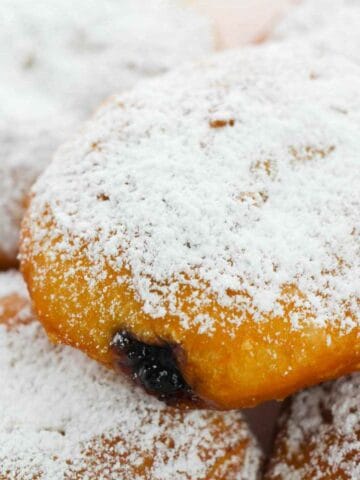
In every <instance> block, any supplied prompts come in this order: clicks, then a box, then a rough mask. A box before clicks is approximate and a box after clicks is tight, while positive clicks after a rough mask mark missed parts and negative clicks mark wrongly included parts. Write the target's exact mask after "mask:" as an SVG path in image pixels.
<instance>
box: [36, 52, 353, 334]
mask: <svg viewBox="0 0 360 480" xmlns="http://www.w3.org/2000/svg"><path fill="white" fill-rule="evenodd" d="M359 87H360V70H359V69H358V67H357V66H356V65H354V64H352V63H351V62H348V61H347V60H345V59H342V58H340V57H338V56H335V55H322V54H320V53H319V52H318V51H314V50H312V49H308V50H306V49H305V51H304V47H303V45H300V46H299V47H296V46H295V45H293V46H292V47H291V48H290V47H289V48H288V49H283V48H281V46H277V45H272V46H267V47H261V48H260V47H258V48H257V49H249V50H247V51H244V52H242V53H240V52H229V53H227V54H225V55H224V54H223V55H222V56H219V57H215V58H214V59H212V60H209V61H208V62H203V63H200V64H198V65H195V66H189V67H186V68H184V69H182V70H179V71H177V72H174V73H172V74H169V75H168V76H166V77H163V79H160V80H156V81H152V82H149V83H147V84H144V85H143V86H141V87H139V88H138V89H136V90H135V91H133V92H131V93H128V94H126V95H123V96H118V97H114V98H113V99H112V100H111V101H109V102H108V103H107V104H106V105H105V106H104V107H103V108H102V109H101V110H100V111H99V112H98V114H97V115H96V116H95V118H94V119H93V120H92V121H91V122H89V123H88V124H87V125H86V126H85V128H84V129H83V131H82V133H81V134H80V135H79V136H77V137H76V138H75V139H74V141H72V142H70V143H68V144H67V145H65V146H64V147H63V148H61V149H60V151H59V152H58V154H57V156H56V158H55V160H54V162H53V163H52V165H51V166H50V168H49V169H48V170H47V172H46V173H45V174H44V176H42V178H41V179H40V180H39V182H38V183H37V185H36V186H35V188H34V194H35V198H34V200H33V202H32V206H31V210H30V221H32V223H31V228H32V232H31V233H32V236H33V239H34V240H35V244H36V241H40V240H41V241H43V240H44V238H45V239H46V238H48V241H50V242H51V241H52V240H51V238H55V237H57V236H58V235H59V234H60V235H61V236H62V237H63V241H62V242H60V243H57V245H56V247H53V245H52V246H51V249H53V248H55V251H57V253H59V254H60V253H61V254H62V255H64V257H63V258H72V256H73V255H75V254H76V250H77V248H78V246H79V245H83V244H84V245H85V246H86V247H85V250H84V251H85V252H86V255H87V256H88V257H89V258H90V260H91V263H92V264H93V269H92V271H90V272H88V283H89V288H96V281H97V278H98V275H100V274H101V275H102V274H103V263H104V262H108V263H109V264H110V265H111V266H112V267H113V268H114V269H115V271H120V268H121V267H122V266H124V265H125V266H127V267H128V268H129V269H130V271H131V274H132V282H133V287H134V289H135V292H136V295H137V296H138V298H139V299H140V300H141V302H142V304H143V309H144V311H145V312H147V313H149V314H151V315H152V316H153V317H161V316H163V315H165V314H167V313H171V314H175V315H178V316H179V317H180V318H181V319H182V321H183V325H184V326H185V327H186V326H187V325H189V322H191V321H192V318H196V320H195V321H196V322H197V323H198V324H199V327H200V328H201V329H202V331H204V330H207V333H208V334H211V331H212V328H213V322H214V321H215V322H223V323H224V324H226V325H229V324H231V325H232V326H235V328H236V325H237V324H239V322H241V321H242V318H243V317H242V316H243V315H244V313H245V312H246V311H248V312H250V313H251V314H252V315H254V318H255V319H257V320H260V319H262V318H263V314H266V313H269V312H275V314H279V315H281V313H282V305H281V302H279V299H280V298H281V297H282V296H283V295H285V293H284V286H287V285H296V286H297V288H298V292H299V295H298V298H293V299H292V300H293V301H295V302H299V305H300V307H301V308H300V309H299V315H298V316H296V318H294V322H293V327H294V328H301V325H302V324H303V322H304V321H309V319H310V320H311V321H313V322H316V323H317V324H318V325H320V326H321V325H325V324H326V323H327V322H331V323H334V322H339V324H340V325H341V327H342V328H343V331H345V330H346V331H348V329H349V325H350V329H351V328H357V327H358V318H359V300H358V299H359V294H360V284H359V282H358V281H356V279H357V278H360V261H359V259H360V255H359V251H360V250H359V249H360V237H359V231H360V217H359V215H358V212H359V205H360V193H359V192H360V191H359V189H358V185H359V181H360V163H359V159H360V147H359V142H358V135H359V127H360V115H359V112H360V95H359V91H360V89H359ZM45 210H46V211H47V212H50V221H53V222H54V224H55V225H54V228H53V229H52V231H51V232H49V231H47V230H46V227H44V225H43V226H42V225H40V223H41V224H43V222H44V224H46V221H47V220H48V218H47V217H44V220H42V221H41V222H39V219H41V218H42V216H43V215H44V211H45ZM49 236H50V237H49ZM35 246H36V245H35ZM41 248H45V250H46V248H48V247H46V246H45V247H44V244H42V246H41ZM49 248H50V247H49ZM74 266H75V265H74ZM75 268H76V266H75ZM42 273H44V272H38V275H39V276H41V275H42ZM186 283H189V284H190V285H191V286H192V287H193V288H194V289H195V291H196V292H198V293H197V295H198V296H197V297H196V298H194V302H193V303H194V311H193V312H192V314H191V315H193V317H192V318H191V315H187V316H186V315H185V314H184V311H183V309H182V308H181V305H180V306H179V305H178V303H177V296H176V295H177V292H178V289H179V288H180V286H181V285H183V284H186ZM155 285H156V287H155V288H154V286H155ZM236 292H238V294H237V295H236V294H234V293H236ZM240 292H243V293H244V292H245V295H244V294H243V293H242V294H241V295H240ZM212 296H214V297H215V298H216V301H217V302H219V303H220V304H222V305H230V306H232V307H233V308H234V309H236V310H237V313H236V312H235V313H236V314H235V316H234V318H229V319H221V318H213V319H210V321H209V318H204V317H198V316H197V315H198V310H197V307H198V305H199V303H200V304H201V303H203V302H207V301H209V297H212ZM351 325H352V326H351Z"/></svg>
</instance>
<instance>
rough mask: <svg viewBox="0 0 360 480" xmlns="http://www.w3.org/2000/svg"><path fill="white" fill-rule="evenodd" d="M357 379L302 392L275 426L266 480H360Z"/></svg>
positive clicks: (359, 377) (356, 376) (359, 393)
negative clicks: (275, 431) (275, 436)
mask: <svg viewBox="0 0 360 480" xmlns="http://www.w3.org/2000/svg"><path fill="white" fill-rule="evenodd" d="M359 398H360V375H359V374H353V375H350V376H348V377H343V378H340V379H339V380H336V381H335V382H328V383H325V384H323V385H320V386H317V387H314V388H312V389H310V390H307V391H303V392H301V393H299V394H298V395H296V396H295V397H294V398H292V399H291V401H290V402H289V403H288V405H287V407H286V409H285V410H284V412H283V414H282V416H281V417H280V420H279V431H278V435H277V438H276V443H275V448H274V452H273V455H272V457H271V460H270V463H269V465H268V468H267V473H266V475H265V478H266V480H288V479H292V480H325V479H326V480H354V479H357V478H360V405H359Z"/></svg>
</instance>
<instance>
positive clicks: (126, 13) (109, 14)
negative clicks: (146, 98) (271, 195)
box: [0, 0, 216, 269]
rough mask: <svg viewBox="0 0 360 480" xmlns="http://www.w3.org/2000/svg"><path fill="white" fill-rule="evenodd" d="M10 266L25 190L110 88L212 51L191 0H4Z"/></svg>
mask: <svg viewBox="0 0 360 480" xmlns="http://www.w3.org/2000/svg"><path fill="white" fill-rule="evenodd" d="M0 43H1V55H0V71H1V78H0V145H1V147H0V269H1V268H4V267H7V266H9V265H12V264H14V263H15V259H16V254H17V248H18V234H19V218H20V217H21V216H22V215H23V212H24V209H23V204H24V202H25V196H26V194H27V192H28V190H29V188H30V186H31V184H32V182H33V181H34V179H35V178H36V176H37V175H38V174H39V173H40V172H41V171H42V169H43V168H44V165H45V163H48V161H49V160H50V158H51V156H52V154H53V152H54V150H55V149H56V148H57V147H58V145H59V144H60V143H62V141H63V139H65V138H67V137H69V135H71V133H72V131H73V130H74V127H75V126H76V125H77V124H78V122H79V121H80V120H82V119H84V118H86V116H87V115H88V114H89V112H91V111H92V110H93V108H94V107H96V106H97V104H98V103H99V102H100V101H102V100H103V99H104V98H105V97H106V96H108V95H109V94H112V93H115V92H121V91H123V90H125V89H127V88H129V87H132V86H133V85H134V84H135V83H136V82H137V81H138V80H139V79H141V78H144V77H151V76H154V75H157V74H160V73H163V72H165V71H167V70H168V69H169V68H171V67H174V66H177V65H179V64H180V63H182V62H185V61H187V60H188V59H195V58H198V57H200V56H202V55H205V54H207V53H208V52H211V51H212V50H213V49H214V48H215V46H216V39H215V29H214V26H213V24H212V23H211V21H210V20H209V19H208V18H207V17H206V15H205V14H199V13H197V12H196V11H195V10H194V9H193V8H192V7H191V6H186V2H185V0H178V1H173V0H171V1H170V0H169V1H163V0H146V1H144V0H103V1H99V0H76V1H72V0H62V1H61V2H59V1H58V0H37V1H36V5H34V2H33V1H31V0H1V5H0Z"/></svg>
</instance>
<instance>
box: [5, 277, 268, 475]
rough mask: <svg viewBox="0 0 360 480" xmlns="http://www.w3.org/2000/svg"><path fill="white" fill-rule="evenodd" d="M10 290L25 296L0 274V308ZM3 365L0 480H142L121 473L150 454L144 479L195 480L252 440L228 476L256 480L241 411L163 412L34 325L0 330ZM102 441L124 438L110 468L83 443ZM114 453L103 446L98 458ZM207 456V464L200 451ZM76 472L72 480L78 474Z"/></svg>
mask: <svg viewBox="0 0 360 480" xmlns="http://www.w3.org/2000/svg"><path fill="white" fill-rule="evenodd" d="M15 284H17V293H18V295H20V296H24V298H27V297H25V294H24V287H23V283H22V280H21V277H20V275H19V274H16V273H9V274H0V303H1V300H2V299H4V298H6V296H7V295H8V293H9V285H13V286H14V285H15ZM0 363H1V369H0V383H1V394H0V412H1V424H0V464H1V472H0V476H1V474H5V478H6V479H8V480H12V479H18V478H21V480H30V479H31V480H32V479H33V476H34V475H36V474H37V473H39V472H41V474H42V475H41V476H40V478H43V479H44V480H45V479H54V480H55V479H57V480H61V479H64V478H67V479H72V480H73V479H75V478H79V479H80V478H81V479H83V478H89V479H91V480H95V479H96V480H100V479H102V480H115V479H119V478H124V479H125V478H129V479H130V478H131V480H137V479H138V478H142V477H138V476H136V475H135V476H132V474H131V471H130V470H129V472H130V473H128V474H127V473H126V472H127V470H126V468H127V467H126V464H128V465H129V466H131V465H136V464H137V463H136V462H141V461H142V460H143V458H144V456H145V454H146V453H147V454H148V455H150V456H151V457H154V464H153V466H152V468H151V470H150V473H149V475H150V476H149V477H146V478H154V479H155V478H156V480H170V479H173V478H176V479H179V480H181V479H188V478H191V479H200V478H205V476H206V475H207V474H208V472H209V471H211V467H212V466H214V465H215V464H216V461H217V460H220V459H221V458H222V457H223V456H224V454H225V452H226V451H231V449H232V448H234V447H236V446H238V445H239V443H240V442H242V441H244V442H245V444H246V442H249V443H248V445H247V447H245V450H244V464H243V467H242V468H239V469H238V471H237V473H234V474H233V476H231V478H233V479H234V480H235V479H239V480H240V479H243V480H251V479H254V480H255V478H257V472H258V469H259V463H260V453H259V450H258V449H257V447H256V446H255V443H254V440H253V439H252V437H251V436H250V434H249V432H248V430H247V427H246V425H245V423H243V422H242V420H241V418H242V417H241V414H240V413H238V412H228V413H216V412H208V411H194V412H188V413H183V412H178V411H176V410H173V409H169V408H167V407H166V406H164V405H163V404H162V403H160V402H158V401H157V400H155V399H153V398H150V397H147V396H146V395H145V394H144V393H143V392H142V391H139V390H137V389H136V388H135V387H133V386H131V385H128V384H127V383H126V382H125V380H124V379H123V378H122V377H120V376H118V375H116V374H115V373H113V372H111V371H108V370H106V369H105V368H103V367H101V366H99V365H98V364H96V363H95V362H92V361H90V360H89V359H88V358H86V357H85V356H84V355H82V354H81V353H80V352H78V351H75V350H73V349H71V348H69V347H55V346H53V345H51V344H50V343H49V341H48V340H47V338H46V335H45V334H44V333H43V331H42V328H41V325H40V324H39V323H38V322H35V321H34V322H32V323H30V324H27V325H19V326H17V327H15V326H12V327H11V328H10V329H8V328H6V327H5V326H4V325H0ZM217 420H218V421H221V422H224V428H223V432H222V433H221V431H220V433H219V430H218V431H217V433H216V435H217V437H216V438H215V437H214V429H213V427H211V422H216V421H217ZM215 430H216V429H215ZM101 435H104V436H105V437H106V438H108V439H109V440H110V441H111V440H112V439H115V438H117V437H120V438H122V439H123V441H122V443H119V446H118V447H117V448H118V460H117V461H116V457H115V461H114V459H113V463H111V462H110V463H109V464H107V462H106V460H102V461H100V460H99V459H98V463H97V462H96V458H95V459H94V463H93V464H91V463H89V462H88V460H89V459H86V458H85V457H84V455H83V452H84V450H86V448H87V447H88V446H89V445H90V446H91V445H92V446H93V447H94V449H95V448H96V445H97V444H96V441H97V440H98V441H99V438H100V436H101ZM164 438H165V439H166V441H165V440H164ZM161 439H163V440H161ZM172 442H173V443H174V445H173V448H171V447H168V444H169V443H172ZM99 446H100V448H101V442H100V443H99V445H98V447H99ZM103 448H104V447H103ZM111 451H112V450H111V449H110V447H105V457H103V458H106V454H108V455H109V454H110V452H111ZM206 451H208V452H209V454H210V455H209V456H208V457H206V458H205V457H204V456H203V454H202V453H201V452H206ZM124 452H127V453H128V455H129V456H128V457H127V459H126V461H125V462H124V460H123V459H122V458H121V455H122V454H123V453H124ZM139 452H140V453H139ZM55 456H56V458H55ZM230 457H231V456H230ZM69 459H71V461H72V466H71V467H69V464H68V463H67V460H69ZM90 459H91V455H90ZM231 461H234V458H233V459H230V460H229V462H230V463H231ZM86 462H88V463H86ZM230 463H229V464H230ZM229 464H226V462H225V464H224V469H226V467H227V466H229ZM240 464H241V463H238V464H237V465H240ZM89 465H92V466H90V467H89ZM235 465H236V459H235ZM82 468H83V469H84V471H83V473H82V476H81V475H80V476H79V477H77V476H76V475H75V473H74V472H81V471H82ZM129 468H130V467H129ZM8 471H9V473H8V474H7V473H6V472H8ZM16 472H20V476H17V473H16ZM95 472H97V474H95ZM36 478H37V477H36ZM206 478H207V477H206ZM224 478H225V477H224ZM226 478H228V477H226Z"/></svg>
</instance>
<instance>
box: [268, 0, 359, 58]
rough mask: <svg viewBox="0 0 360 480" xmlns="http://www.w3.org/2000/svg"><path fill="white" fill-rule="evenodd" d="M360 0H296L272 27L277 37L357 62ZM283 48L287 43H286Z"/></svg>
mask: <svg viewBox="0 0 360 480" xmlns="http://www.w3.org/2000/svg"><path fill="white" fill-rule="evenodd" d="M359 24H360V2H359V1H358V0H315V1H314V0H299V1H298V2H297V3H296V4H295V5H294V7H293V8H291V9H290V10H289V11H288V12H287V15H285V16H284V18H283V19H282V21H280V22H279V23H278V25H277V27H276V28H275V31H274V33H273V37H274V38H275V39H277V40H282V41H283V40H287V41H288V40H293V39H296V40H298V41H302V42H304V44H306V43H311V44H313V45H314V46H315V47H317V48H318V49H319V50H320V51H333V52H337V53H339V54H341V55H345V56H346V57H348V58H350V59H352V60H355V61H356V62H358V63H359V62H360V29H359ZM285 48H286V47H285Z"/></svg>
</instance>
